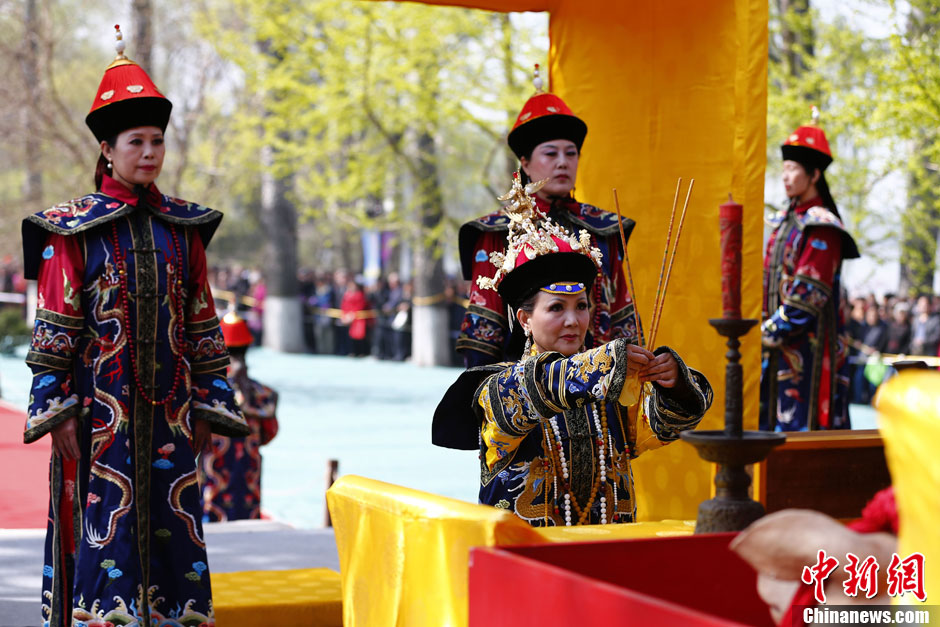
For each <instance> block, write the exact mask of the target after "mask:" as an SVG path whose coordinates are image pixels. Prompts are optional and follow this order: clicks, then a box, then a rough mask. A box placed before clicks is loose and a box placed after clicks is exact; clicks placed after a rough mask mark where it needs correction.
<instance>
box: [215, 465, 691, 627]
mask: <svg viewBox="0 0 940 627" xmlns="http://www.w3.org/2000/svg"><path fill="white" fill-rule="evenodd" d="M326 500H327V504H328V506H329V509H330V516H331V517H332V519H333V527H334V530H335V532H336V548H337V550H338V552H339V562H340V571H341V572H342V579H343V624H344V625H346V627H354V626H359V625H369V626H371V625H376V626H383V627H384V626H393V625H402V626H404V625H407V626H408V627H420V626H421V625H427V626H429V627H430V626H433V627H445V626H448V625H466V624H467V616H468V608H469V596H468V579H469V557H470V548H471V547H474V546H494V545H512V544H545V543H549V542H589V541H596V540H620V539H624V538H638V537H653V536H657V535H689V534H691V533H692V532H693V531H694V528H695V522H694V521H663V522H645V523H635V524H623V525H595V526H591V527H570V528H565V527H557V528H549V529H537V528H534V527H530V526H529V525H528V524H526V523H525V522H523V521H521V520H520V519H519V518H517V517H516V516H514V515H513V514H511V513H509V512H507V511H505V510H500V509H496V508H494V507H489V506H486V505H475V504H472V503H466V502H464V501H458V500H455V499H449V498H445V497H441V496H436V495H433V494H428V493H426V492H421V491H418V490H412V489H410V488H405V487H402V486H397V485H393V484H389V483H384V482H382V481H375V480H373V479H367V478H365V477H357V476H354V475H346V476H344V477H341V478H340V479H339V480H338V481H337V482H336V483H335V484H333V487H331V488H330V489H329V491H327V494H326ZM220 627H226V626H225V625H221V626H220Z"/></svg>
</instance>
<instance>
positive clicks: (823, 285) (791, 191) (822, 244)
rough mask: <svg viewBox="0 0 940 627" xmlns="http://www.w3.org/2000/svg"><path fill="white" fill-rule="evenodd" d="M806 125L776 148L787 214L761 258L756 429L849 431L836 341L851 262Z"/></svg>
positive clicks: (844, 375) (820, 154)
mask: <svg viewBox="0 0 940 627" xmlns="http://www.w3.org/2000/svg"><path fill="white" fill-rule="evenodd" d="M817 119H818V112H817V111H816V108H815V107H813V124H812V125H809V126H801V127H799V128H798V129H796V130H795V131H794V132H793V133H792V134H791V135H790V136H789V137H788V138H787V141H786V143H784V144H783V146H781V151H782V153H783V159H784V161H783V183H784V186H785V187H786V191H787V196H788V197H789V198H790V206H789V207H788V208H787V210H786V211H783V212H780V213H779V214H777V215H776V216H774V218H772V220H771V224H772V226H773V227H774V231H773V233H772V234H771V236H770V240H769V241H768V242H767V254H766V256H765V257H764V307H763V318H764V322H763V324H762V325H761V335H762V343H763V346H764V350H763V359H762V367H761V397H760V400H761V415H760V426H761V429H765V430H777V431H806V430H815V429H849V428H851V423H850V421H849V396H848V393H849V373H848V363H847V359H846V357H847V355H848V350H847V347H846V346H845V344H844V343H843V341H842V336H843V334H844V324H845V312H844V311H842V307H841V306H842V302H841V293H840V292H841V285H840V275H841V271H842V261H843V260H844V259H854V258H856V257H858V256H859V253H858V247H857V246H856V244H855V240H853V239H852V236H851V235H849V233H848V232H847V231H846V230H845V226H844V225H843V223H842V219H841V217H840V216H839V210H838V208H836V204H835V201H834V200H833V199H832V194H831V193H830V192H829V186H828V184H827V183H826V177H825V175H824V172H825V170H826V167H827V166H828V165H829V164H830V163H832V153H831V152H830V150H829V142H828V141H827V139H826V134H825V133H823V131H822V129H820V128H819V127H818V126H816V120H817Z"/></svg>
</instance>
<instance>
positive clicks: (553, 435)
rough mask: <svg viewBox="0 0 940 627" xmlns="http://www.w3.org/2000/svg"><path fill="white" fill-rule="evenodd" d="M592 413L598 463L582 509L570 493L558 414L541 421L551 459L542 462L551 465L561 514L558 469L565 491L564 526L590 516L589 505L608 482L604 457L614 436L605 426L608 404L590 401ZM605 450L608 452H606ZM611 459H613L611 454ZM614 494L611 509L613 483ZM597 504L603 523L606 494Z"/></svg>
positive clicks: (615, 500)
mask: <svg viewBox="0 0 940 627" xmlns="http://www.w3.org/2000/svg"><path fill="white" fill-rule="evenodd" d="M597 406H600V413H599V414H598V411H597ZM590 411H591V416H592V418H593V421H594V427H595V429H596V431H597V439H596V440H595V443H596V444H597V463H598V473H597V475H596V476H595V477H594V484H593V485H592V486H591V494H590V497H589V498H588V501H587V503H585V505H584V508H583V509H582V508H581V506H580V505H578V501H577V499H575V498H574V495H573V494H572V493H571V483H570V482H569V481H568V477H569V472H568V461H567V460H566V459H565V449H564V446H563V444H562V441H561V431H560V430H559V428H558V418H557V416H552V417H551V418H549V419H548V420H547V421H543V423H542V424H543V436H544V440H545V451H546V453H547V454H548V456H549V458H550V460H551V461H550V462H549V460H546V461H545V462H544V463H545V464H546V465H548V464H551V468H552V474H553V479H552V483H553V488H554V491H553V499H552V500H553V502H554V503H555V504H554V512H555V514H560V513H561V511H560V508H559V506H558V503H557V500H558V496H559V491H558V483H559V470H560V471H561V473H560V474H561V487H562V488H563V490H564V492H563V493H562V494H561V498H562V501H563V508H564V519H565V525H566V526H568V527H570V526H571V525H572V524H576V525H583V524H585V522H586V521H588V519H589V518H590V515H591V507H592V506H593V505H594V501H595V499H597V496H598V493H599V492H601V486H605V489H606V485H607V460H608V457H609V454H608V452H609V451H613V450H614V448H613V437H612V436H611V434H610V429H609V428H608V426H607V406H606V404H605V403H604V402H603V401H601V402H599V403H592V404H591V406H590ZM605 449H606V451H608V452H605ZM610 459H611V462H612V461H613V458H612V457H611V458H610ZM613 496H614V511H615V512H616V509H617V486H616V485H614V486H613ZM600 505H601V521H600V522H601V524H602V525H603V524H606V523H607V522H608V520H607V497H606V495H605V494H601V496H600ZM572 508H574V512H575V514H576V515H577V517H578V518H577V522H576V523H572V515H571V510H572ZM545 510H546V511H545V518H546V521H547V519H548V486H547V485H546V487H545Z"/></svg>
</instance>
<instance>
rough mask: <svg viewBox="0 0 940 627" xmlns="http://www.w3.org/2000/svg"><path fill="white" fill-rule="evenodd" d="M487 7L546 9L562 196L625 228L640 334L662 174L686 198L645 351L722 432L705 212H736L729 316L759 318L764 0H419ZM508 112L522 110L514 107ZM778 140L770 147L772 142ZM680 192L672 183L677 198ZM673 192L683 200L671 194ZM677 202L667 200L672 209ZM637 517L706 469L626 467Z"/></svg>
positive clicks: (655, 513)
mask: <svg viewBox="0 0 940 627" xmlns="http://www.w3.org/2000/svg"><path fill="white" fill-rule="evenodd" d="M427 3H428V4H449V5H456V6H464V7H475V8H481V9H489V10H494V11H537V10H546V11H550V33H549V34H550V39H551V48H550V51H549V66H550V79H551V89H552V91H554V92H555V93H557V94H558V95H559V96H561V97H562V98H563V99H564V100H565V102H567V103H568V105H569V106H570V107H571V109H572V110H573V111H574V112H575V113H576V114H577V115H579V116H580V117H582V118H583V119H584V120H585V121H586V122H587V125H588V135H587V140H586V141H585V144H584V151H583V154H582V159H581V165H580V167H579V171H578V181H577V189H576V196H577V198H578V199H580V200H583V201H584V202H589V203H591V204H594V205H597V206H599V207H602V208H606V209H609V210H613V206H612V204H613V201H612V195H611V190H612V188H614V187H616V188H617V191H618V194H619V196H620V200H621V208H622V209H623V211H624V213H625V214H626V215H628V216H629V217H631V218H633V219H635V220H636V221H637V226H636V230H635V231H634V233H633V236H632V238H631V241H630V256H631V263H632V266H633V274H634V281H635V283H636V289H637V301H638V304H639V310H640V314H641V316H643V318H644V326H646V327H648V326H649V316H650V313H651V311H652V302H653V297H654V295H655V292H656V283H657V279H658V276H659V270H660V262H661V259H662V254H663V248H664V244H665V238H666V230H667V224H668V221H669V213H670V208H671V205H672V198H673V193H674V191H675V187H676V179H677V178H678V177H680V176H681V177H683V179H684V181H685V182H684V186H685V185H688V181H689V179H690V178H695V189H694V191H693V196H692V201H691V204H690V206H689V215H688V217H687V218H686V224H685V229H684V231H683V234H682V241H681V243H680V249H679V254H678V256H677V257H676V263H675V267H674V269H673V273H672V279H671V282H670V287H669V293H668V298H667V300H666V306H665V309H664V311H663V318H662V324H661V329H660V332H659V334H658V336H657V343H662V344H668V345H670V346H672V347H674V348H675V349H676V350H678V351H679V353H680V354H681V355H682V356H683V358H684V359H685V360H686V361H687V362H688V363H689V365H691V366H692V367H695V368H698V369H700V370H702V371H703V372H704V373H705V375H706V376H707V377H708V379H709V381H711V383H712V385H713V386H714V388H715V392H716V395H715V405H714V408H713V409H712V411H711V412H710V413H709V414H708V416H707V417H706V418H705V420H704V421H703V423H702V426H701V427H700V428H702V429H716V428H722V427H723V425H724V416H723V407H724V353H725V346H724V343H723V341H722V339H721V338H720V337H719V336H718V334H717V333H715V331H714V330H713V329H712V327H711V326H709V324H708V319H709V318H712V317H718V316H720V315H721V280H720V259H719V234H718V209H717V207H718V205H719V204H720V203H722V202H724V201H725V200H727V197H728V193H729V192H730V193H733V194H734V199H735V200H736V201H737V202H740V203H742V204H743V205H744V211H745V215H744V251H743V263H744V273H743V277H742V297H743V302H742V311H743V315H744V316H745V317H749V318H759V317H760V300H761V259H762V250H761V248H762V239H763V206H764V195H763V192H764V167H765V165H766V159H765V154H766V152H765V146H766V117H767V2H766V0H729V1H727V2H702V1H701V0H662V1H660V2H611V1H610V0H541V1H537V0H505V1H499V0H465V1H459V0H456V1H449V0H429V1H428V2H427ZM519 106H520V107H521V106H522V103H521V102H520V103H519ZM781 139H782V138H781ZM684 189H685V187H683V190H684ZM683 194H684V192H683ZM683 199H684V195H683V198H682V199H680V209H681V202H682V200H683ZM742 354H743V359H742V363H743V365H744V397H745V398H744V400H745V402H744V416H745V428H751V429H756V428H757V413H758V395H759V392H758V387H759V381H760V342H759V338H758V333H757V331H756V330H753V331H751V333H750V334H749V335H748V336H747V337H746V338H745V341H744V342H743V348H742ZM635 473H636V480H637V501H638V507H639V513H640V518H641V519H645V520H656V519H661V518H694V517H695V515H696V508H697V506H698V503H699V502H701V501H702V500H704V499H707V498H709V495H710V493H711V488H712V483H711V475H710V469H709V467H708V465H707V464H705V462H702V461H700V460H699V459H698V456H697V455H696V453H695V451H694V450H693V449H692V448H691V447H690V446H688V445H686V444H684V443H683V444H675V445H672V446H668V447H666V448H665V449H662V450H658V451H656V452H654V453H651V454H649V455H648V456H644V457H641V458H640V459H638V460H637V464H636V467H635Z"/></svg>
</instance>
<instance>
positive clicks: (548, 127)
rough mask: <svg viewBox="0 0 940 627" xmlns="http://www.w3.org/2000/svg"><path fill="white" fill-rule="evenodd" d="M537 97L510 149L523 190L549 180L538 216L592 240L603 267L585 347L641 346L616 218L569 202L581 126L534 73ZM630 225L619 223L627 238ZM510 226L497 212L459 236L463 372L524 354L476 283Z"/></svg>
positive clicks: (500, 310)
mask: <svg viewBox="0 0 940 627" xmlns="http://www.w3.org/2000/svg"><path fill="white" fill-rule="evenodd" d="M535 87H536V93H535V95H533V96H532V97H531V98H529V100H528V101H527V102H526V103H525V106H524V107H523V108H522V111H521V112H520V113H519V117H518V118H517V119H516V123H515V125H513V128H512V130H511V131H510V133H509V137H508V141H509V146H510V148H511V149H512V151H513V152H514V153H515V154H516V156H517V157H518V158H519V160H520V164H521V167H520V171H521V173H522V177H523V181H522V182H523V184H525V183H527V182H528V181H541V180H543V179H547V180H546V183H545V185H544V186H543V187H542V188H541V189H539V190H538V191H537V192H536V193H535V199H536V203H537V206H538V211H539V214H540V215H548V216H551V218H552V219H553V220H554V221H555V222H557V223H558V224H560V225H562V226H565V227H567V228H569V229H570V230H578V229H583V230H585V231H587V232H588V233H590V235H591V244H592V245H593V246H596V247H597V248H599V249H600V251H601V255H602V257H603V261H602V263H601V267H600V269H599V270H598V273H597V281H596V282H595V283H594V287H593V293H592V299H593V303H594V316H593V317H592V319H591V323H590V325H589V328H588V332H587V337H586V339H585V345H586V346H587V347H589V348H590V347H592V346H599V345H600V344H603V343H604V342H606V341H609V340H612V339H616V338H619V337H624V338H627V339H628V340H630V341H631V342H633V343H635V344H643V341H642V329H638V328H637V321H638V320H639V317H638V316H637V317H634V315H633V308H634V303H633V296H632V295H631V294H630V292H629V290H628V289H627V282H626V280H625V277H624V272H623V251H622V250H621V246H622V245H621V241H620V234H619V227H618V225H617V216H616V215H614V214H612V213H610V212H607V211H603V210H601V209H598V208H597V207H593V206H591V205H588V204H585V203H580V202H578V201H576V200H575V199H574V196H573V195H572V193H573V191H574V186H575V179H576V178H577V174H578V159H579V157H580V154H581V145H582V144H583V143H584V138H585V136H586V135H587V125H586V124H585V123H584V121H583V120H581V119H580V118H578V117H577V116H575V115H574V114H573V113H572V112H571V109H569V108H568V106H567V105H566V104H565V103H564V101H562V99H561V98H559V97H558V96H556V95H554V94H551V93H547V92H543V91H542V81H541V78H540V77H539V71H538V66H536V70H535ZM633 226H634V222H633V220H630V219H626V218H625V219H624V221H623V228H624V233H625V235H626V236H627V237H628V238H629V237H630V232H631V231H632V230H633ZM507 228H508V219H507V218H506V216H505V215H504V214H503V213H502V212H497V213H493V214H490V215H487V216H483V217H482V218H478V219H476V220H471V221H470V222H467V223H466V224H464V225H463V226H462V227H461V228H460V236H459V242H460V246H459V247H460V264H461V268H462V270H463V275H464V278H465V279H467V280H469V281H470V282H471V284H470V304H469V306H468V308H467V312H466V315H465V316H464V321H463V324H462V326H461V332H460V337H459V338H458V340H457V350H458V351H459V352H461V353H462V354H463V356H464V362H465V364H466V365H467V367H471V366H478V365H483V364H489V363H494V362H498V361H501V360H503V359H506V358H508V359H516V358H518V357H519V351H520V349H521V347H522V338H521V335H520V334H519V333H518V332H515V333H512V332H511V331H512V326H513V323H512V322H511V316H512V314H511V313H509V312H507V310H506V304H505V303H504V301H503V299H502V297H501V296H500V295H499V294H497V293H496V292H494V291H492V290H483V289H480V287H479V286H478V285H477V282H476V280H477V278H478V277H492V276H493V273H494V268H493V266H492V264H490V262H489V257H490V255H491V254H492V253H494V252H495V253H499V252H501V251H503V250H505V248H506V231H507Z"/></svg>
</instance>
